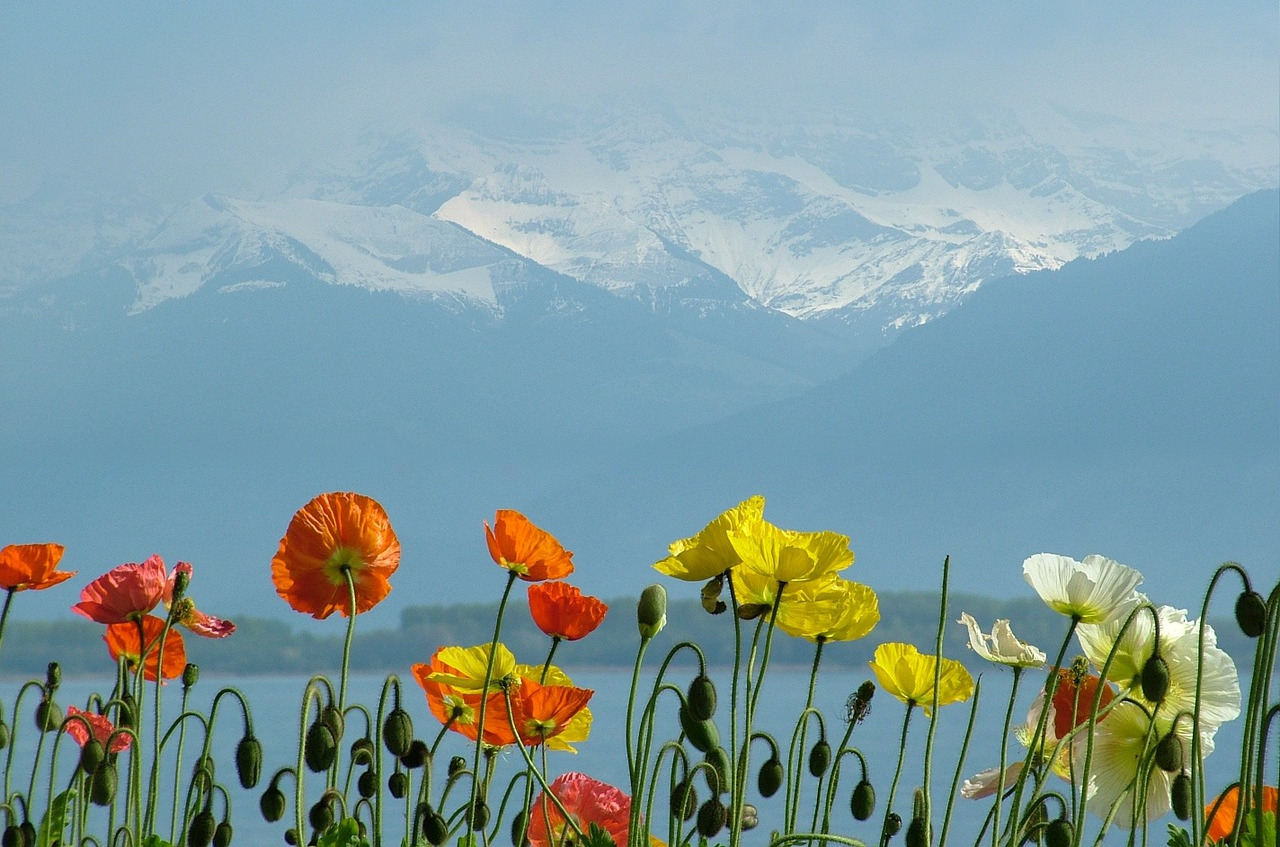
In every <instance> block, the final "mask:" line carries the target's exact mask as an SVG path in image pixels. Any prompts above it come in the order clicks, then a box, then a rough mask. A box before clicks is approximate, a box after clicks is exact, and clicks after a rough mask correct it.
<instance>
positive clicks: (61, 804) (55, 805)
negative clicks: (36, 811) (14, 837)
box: [36, 788, 76, 847]
mask: <svg viewBox="0 0 1280 847" xmlns="http://www.w3.org/2000/svg"><path fill="white" fill-rule="evenodd" d="M75 799H76V792H75V790H74V789H71V788H68V789H67V790H66V791H64V792H62V793H61V794H59V795H58V796H57V797H54V798H53V802H51V803H50V804H49V809H48V811H46V812H45V813H44V817H43V818H41V819H40V833H39V836H38V840H37V841H36V844H37V847H50V845H51V844H53V842H55V841H57V842H59V843H62V842H65V841H66V838H65V837H64V836H65V835H66V828H67V823H68V821H67V809H68V808H69V807H70V806H71V804H72V803H73V802H75Z"/></svg>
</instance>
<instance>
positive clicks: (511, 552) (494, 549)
mask: <svg viewBox="0 0 1280 847" xmlns="http://www.w3.org/2000/svg"><path fill="white" fill-rule="evenodd" d="M484 537H485V542H486V543H487V544H488V545H489V555H490V556H492V557H493V561H494V563H495V564H498V565H500V566H501V567H504V568H506V569H507V570H508V571H510V572H511V573H514V574H515V575H517V576H518V577H520V578H521V579H523V580H524V581H525V582H541V581H542V580H544V579H562V578H564V577H566V576H568V575H569V574H571V573H573V553H571V552H569V551H568V550H566V549H564V547H563V546H562V545H561V544H560V542H559V541H557V540H556V539H555V536H553V535H552V534H551V533H549V532H547V531H546V530H545V529H541V528H539V527H537V526H535V525H534V524H533V522H532V521H530V520H529V519H528V518H526V517H525V516H524V515H522V514H520V513H519V512H517V511H515V510H514V509H499V510H498V512H497V514H495V515H494V519H493V527H492V528H490V526H489V522H488V521H485V524H484Z"/></svg>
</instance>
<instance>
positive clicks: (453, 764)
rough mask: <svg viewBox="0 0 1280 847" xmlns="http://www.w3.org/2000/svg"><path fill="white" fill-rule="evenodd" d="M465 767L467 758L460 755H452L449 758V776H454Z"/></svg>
mask: <svg viewBox="0 0 1280 847" xmlns="http://www.w3.org/2000/svg"><path fill="white" fill-rule="evenodd" d="M466 769H467V760H466V759H464V758H462V757H461V756H454V757H453V758H451V759H450V760H449V770H448V774H449V776H450V777H451V778H452V777H455V776H457V775H458V774H460V773H462V772H463V771H465V770H466Z"/></svg>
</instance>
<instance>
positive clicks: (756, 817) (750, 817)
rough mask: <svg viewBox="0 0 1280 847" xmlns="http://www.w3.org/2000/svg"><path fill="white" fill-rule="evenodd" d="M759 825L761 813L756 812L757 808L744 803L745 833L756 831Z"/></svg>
mask: <svg viewBox="0 0 1280 847" xmlns="http://www.w3.org/2000/svg"><path fill="white" fill-rule="evenodd" d="M759 825H760V813H759V812H758V811H757V810H756V807H755V806H753V805H751V804H750V803H743V804H742V830H743V832H746V831H748V830H752V829H755V828H756V827H757V826H759Z"/></svg>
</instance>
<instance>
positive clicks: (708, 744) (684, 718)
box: [679, 705, 720, 753]
mask: <svg viewBox="0 0 1280 847" xmlns="http://www.w3.org/2000/svg"><path fill="white" fill-rule="evenodd" d="M679 714H680V728H681V729H683V730H684V734H685V735H686V736H687V737H688V739H689V743H690V744H692V745H693V746H694V749H696V750H698V751H699V752H700V753H705V752H707V751H708V750H710V749H711V748H713V747H715V746H717V745H718V744H719V743H720V730H718V729H716V725H715V724H714V723H712V722H711V721H700V720H698V719H697V718H695V717H694V716H693V715H692V714H690V713H689V709H688V707H687V706H684V705H681V706H680V713H679Z"/></svg>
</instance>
